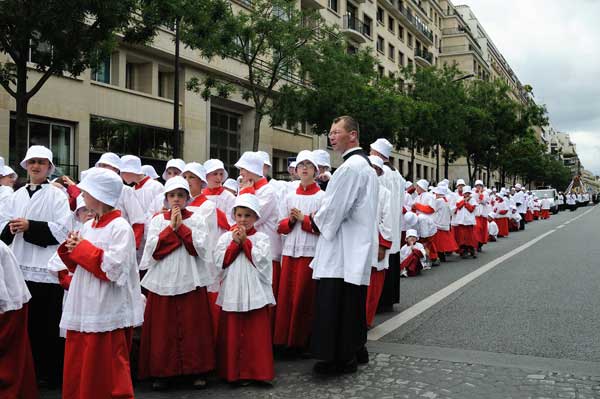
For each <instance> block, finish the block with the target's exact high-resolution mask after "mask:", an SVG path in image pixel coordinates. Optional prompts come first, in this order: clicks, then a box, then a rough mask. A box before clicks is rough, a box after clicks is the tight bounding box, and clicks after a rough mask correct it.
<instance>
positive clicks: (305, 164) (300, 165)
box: [296, 162, 314, 169]
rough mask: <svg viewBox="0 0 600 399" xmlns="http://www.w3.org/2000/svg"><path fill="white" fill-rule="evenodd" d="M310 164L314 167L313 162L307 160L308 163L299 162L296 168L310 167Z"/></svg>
mask: <svg viewBox="0 0 600 399" xmlns="http://www.w3.org/2000/svg"><path fill="white" fill-rule="evenodd" d="M309 166H312V167H314V166H313V164H311V163H308V162H307V163H299V164H297V165H296V168H301V169H308V167H309Z"/></svg>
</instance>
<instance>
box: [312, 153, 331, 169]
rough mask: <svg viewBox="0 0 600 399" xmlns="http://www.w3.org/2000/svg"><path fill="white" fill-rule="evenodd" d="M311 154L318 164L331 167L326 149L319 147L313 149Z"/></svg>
mask: <svg viewBox="0 0 600 399" xmlns="http://www.w3.org/2000/svg"><path fill="white" fill-rule="evenodd" d="M313 154H314V156H315V159H316V160H317V164H318V165H319V166H326V167H328V168H331V157H330V156H329V153H328V152H327V151H325V150H320V149H319V150H314V151H313Z"/></svg>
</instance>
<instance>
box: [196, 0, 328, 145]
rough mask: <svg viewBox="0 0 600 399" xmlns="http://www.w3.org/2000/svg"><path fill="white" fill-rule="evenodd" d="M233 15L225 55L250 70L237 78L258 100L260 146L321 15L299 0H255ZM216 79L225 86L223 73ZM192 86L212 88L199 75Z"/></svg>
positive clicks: (256, 135) (256, 126)
mask: <svg viewBox="0 0 600 399" xmlns="http://www.w3.org/2000/svg"><path fill="white" fill-rule="evenodd" d="M229 18H230V21H229V22H230V23H229V24H228V26H229V28H230V29H231V33H232V37H233V40H232V41H231V42H230V43H229V45H228V46H227V47H226V48H224V49H223V51H222V52H221V55H222V56H226V57H230V58H233V59H236V60H238V61H240V62H241V63H242V64H243V65H245V67H246V70H247V72H248V75H247V77H246V79H244V80H241V81H239V82H236V83H238V84H239V85H240V86H241V87H242V98H243V99H244V100H246V101H252V103H253V104H254V112H255V114H254V129H253V143H252V147H253V150H254V151H256V150H258V144H259V139H260V126H261V124H262V121H263V119H264V117H265V116H271V115H272V113H273V109H274V104H273V101H276V99H277V98H278V96H279V95H278V90H279V88H280V86H281V85H282V82H283V81H284V80H286V79H288V80H290V79H291V78H292V77H293V76H294V75H295V74H297V72H298V70H299V68H300V61H301V59H302V57H306V53H309V52H311V50H312V43H313V42H314V41H315V39H317V38H318V36H319V25H320V21H321V17H320V16H319V14H318V12H317V11H315V10H305V9H301V10H299V9H297V8H296V1H294V0H255V1H252V5H251V7H250V8H249V10H245V9H244V10H240V11H239V12H238V13H237V14H235V15H234V14H233V13H232V14H231V15H230V17H229ZM184 41H185V42H186V43H188V42H190V40H189V39H184ZM211 82H212V83H213V84H214V85H215V86H217V87H221V88H223V87H225V86H223V85H222V84H221V83H216V84H215V82H220V80H219V79H213V80H212V81H211ZM297 83H299V84H304V83H303V82H297ZM188 89H190V90H193V91H195V92H200V93H202V94H203V95H205V96H206V95H210V92H211V90H210V89H209V88H208V87H207V86H206V85H205V84H203V83H202V82H200V81H198V80H197V79H195V80H191V81H190V82H188Z"/></svg>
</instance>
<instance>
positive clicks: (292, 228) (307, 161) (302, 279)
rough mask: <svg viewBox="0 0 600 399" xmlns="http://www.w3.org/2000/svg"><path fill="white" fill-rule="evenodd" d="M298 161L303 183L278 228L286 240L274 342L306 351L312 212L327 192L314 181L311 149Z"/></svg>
mask: <svg viewBox="0 0 600 399" xmlns="http://www.w3.org/2000/svg"><path fill="white" fill-rule="evenodd" d="M296 162H297V164H296V168H297V170H298V174H299V175H300V184H299V186H298V188H297V189H296V190H295V191H294V192H290V193H288V194H287V195H286V197H285V199H284V200H283V203H282V205H281V212H280V221H279V226H278V228H277V231H278V232H279V233H280V234H282V235H285V241H284V245H283V257H282V260H281V278H280V280H279V292H278V294H277V309H276V312H275V335H274V338H273V343H274V345H281V346H285V347H288V348H292V349H294V350H298V351H304V350H306V349H307V346H308V340H309V337H310V334H311V330H312V322H313V317H312V316H313V309H314V299H315V289H316V285H315V284H316V282H315V280H313V278H312V268H311V267H310V262H311V261H312V259H313V257H314V255H315V247H316V245H317V240H318V238H319V236H318V232H317V231H315V230H313V226H312V223H311V222H310V218H309V215H310V214H312V213H315V212H316V211H318V210H319V207H320V206H321V201H322V200H323V195H324V192H323V191H321V189H320V188H319V186H318V184H317V183H316V182H315V176H316V175H317V173H318V171H319V169H318V166H317V162H316V160H315V159H314V156H313V155H312V153H311V152H310V151H300V153H299V154H298V156H297V157H296Z"/></svg>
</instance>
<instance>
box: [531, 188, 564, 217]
mask: <svg viewBox="0 0 600 399" xmlns="http://www.w3.org/2000/svg"><path fill="white" fill-rule="evenodd" d="M531 193H532V194H534V195H536V196H537V197H538V198H539V199H542V198H544V197H548V198H549V199H550V203H551V205H550V211H551V212H552V214H553V215H556V214H557V213H558V205H557V203H556V200H557V199H558V191H556V189H554V188H545V189H539V190H531Z"/></svg>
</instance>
